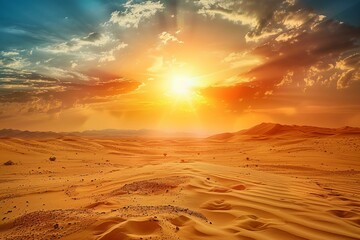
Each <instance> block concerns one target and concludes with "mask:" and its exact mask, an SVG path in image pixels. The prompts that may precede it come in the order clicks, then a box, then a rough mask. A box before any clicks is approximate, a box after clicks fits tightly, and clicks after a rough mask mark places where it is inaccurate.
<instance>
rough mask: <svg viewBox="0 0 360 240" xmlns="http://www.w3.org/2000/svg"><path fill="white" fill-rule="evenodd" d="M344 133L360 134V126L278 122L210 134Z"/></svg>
mask: <svg viewBox="0 0 360 240" xmlns="http://www.w3.org/2000/svg"><path fill="white" fill-rule="evenodd" d="M344 134H355V135H357V134H360V128H356V127H349V126H346V127H342V128H323V127H314V126H298V125H281V124H278V123H261V124H259V125H256V126H254V127H252V128H249V129H245V130H241V131H239V132H235V133H221V134H216V135H213V136H210V137H209V139H213V140H229V139H235V138H237V137H239V136H245V135H257V136H269V137H270V136H279V135H296V137H299V136H304V137H305V136H309V137H311V136H331V135H344Z"/></svg>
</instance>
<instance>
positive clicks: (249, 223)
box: [236, 215, 269, 231]
mask: <svg viewBox="0 0 360 240" xmlns="http://www.w3.org/2000/svg"><path fill="white" fill-rule="evenodd" d="M236 221H237V222H238V224H237V226H238V227H240V228H243V229H246V230H249V231H261V230H264V229H266V228H267V227H268V225H269V224H268V223H266V222H265V221H264V220H262V219H259V218H258V217H256V216H255V215H244V216H241V217H239V218H238V219H237V220H236Z"/></svg>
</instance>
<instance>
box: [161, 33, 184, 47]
mask: <svg viewBox="0 0 360 240" xmlns="http://www.w3.org/2000/svg"><path fill="white" fill-rule="evenodd" d="M159 39H160V41H161V44H162V45H166V44H168V43H169V42H174V43H184V42H183V41H180V40H179V39H178V38H177V37H176V36H174V35H172V34H170V33H168V32H162V33H160V34H159Z"/></svg>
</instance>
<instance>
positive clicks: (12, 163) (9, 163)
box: [4, 160, 15, 166]
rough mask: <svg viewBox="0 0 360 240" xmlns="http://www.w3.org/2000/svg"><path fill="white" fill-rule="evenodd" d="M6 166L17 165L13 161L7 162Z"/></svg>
mask: <svg viewBox="0 0 360 240" xmlns="http://www.w3.org/2000/svg"><path fill="white" fill-rule="evenodd" d="M4 165H5V166H11V165H15V163H14V162H13V161H11V160H9V161H7V162H5V163H4Z"/></svg>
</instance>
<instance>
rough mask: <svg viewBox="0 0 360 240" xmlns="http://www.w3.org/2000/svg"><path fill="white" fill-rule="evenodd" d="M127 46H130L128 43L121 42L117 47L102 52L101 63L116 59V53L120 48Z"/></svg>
mask: <svg viewBox="0 0 360 240" xmlns="http://www.w3.org/2000/svg"><path fill="white" fill-rule="evenodd" d="M127 46H128V44H127V43H124V42H120V43H119V44H118V45H117V46H116V47H115V48H113V49H111V50H109V51H107V52H102V53H101V54H100V58H99V63H104V62H112V61H115V60H116V57H115V55H114V53H115V52H116V51H118V50H120V49H124V48H126V47H127Z"/></svg>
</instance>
